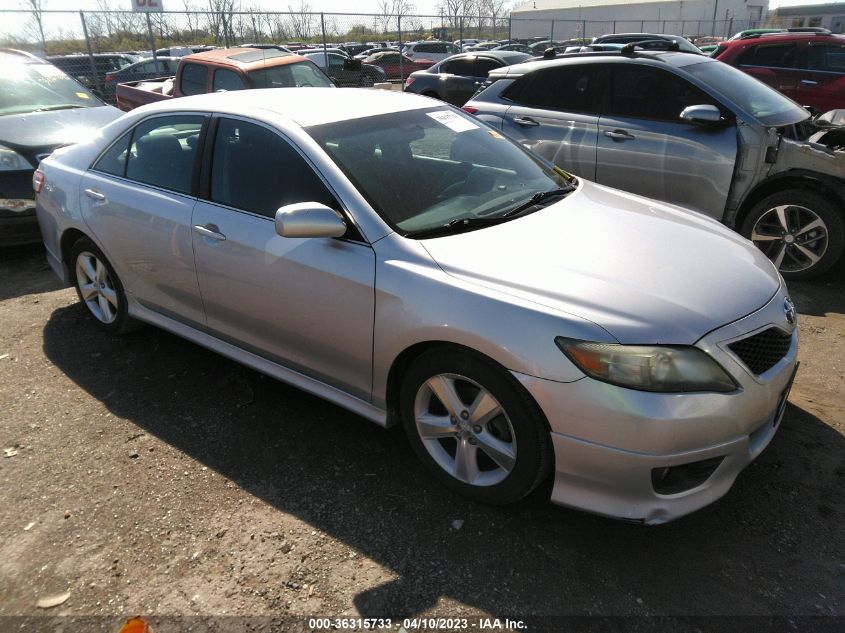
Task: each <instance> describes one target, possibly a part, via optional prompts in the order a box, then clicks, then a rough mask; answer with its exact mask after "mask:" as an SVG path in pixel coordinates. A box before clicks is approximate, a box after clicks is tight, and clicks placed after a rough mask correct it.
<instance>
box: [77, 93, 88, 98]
mask: <svg viewBox="0 0 845 633" xmlns="http://www.w3.org/2000/svg"><path fill="white" fill-rule="evenodd" d="M76 96H77V97H79V98H80V99H90V98H91V97H89V96H88V95H87V94H85V93H84V92H77V93H76Z"/></svg>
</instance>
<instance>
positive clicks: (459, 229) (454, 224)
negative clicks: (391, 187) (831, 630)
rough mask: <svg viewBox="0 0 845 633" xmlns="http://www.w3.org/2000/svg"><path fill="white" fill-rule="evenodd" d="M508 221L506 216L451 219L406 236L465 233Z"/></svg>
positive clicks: (411, 232) (418, 236) (421, 236)
mask: <svg viewBox="0 0 845 633" xmlns="http://www.w3.org/2000/svg"><path fill="white" fill-rule="evenodd" d="M505 221H507V218H505V217H504V216H501V215H500V216H498V217H495V218H457V219H455V220H451V221H449V222H447V223H446V224H441V225H440V226H435V227H432V228H430V229H420V230H419V231H410V232H409V233H406V234H405V237H416V238H426V237H437V236H439V235H454V234H455V233H463V232H464V231H472V230H474V229H478V228H481V227H484V226H492V225H494V224H501V223H502V222H505Z"/></svg>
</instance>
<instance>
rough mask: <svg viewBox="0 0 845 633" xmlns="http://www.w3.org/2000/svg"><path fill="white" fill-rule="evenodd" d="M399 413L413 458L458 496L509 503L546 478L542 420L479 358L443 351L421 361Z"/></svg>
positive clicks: (548, 452) (408, 377)
mask: <svg viewBox="0 0 845 633" xmlns="http://www.w3.org/2000/svg"><path fill="white" fill-rule="evenodd" d="M400 410H401V414H402V416H401V417H402V424H403V426H404V428H405V433H406V434H407V436H408V440H409V442H410V444H411V446H412V448H413V450H414V452H415V453H416V454H417V456H418V457H419V458H420V460H421V461H422V462H423V463H424V464H425V465H426V467H427V468H428V469H429V471H430V472H431V473H432V475H434V477H435V478H437V479H438V480H439V481H440V482H441V483H443V484H444V485H446V486H447V487H449V488H451V489H452V490H455V491H456V492H459V493H461V494H463V495H464V496H467V497H470V498H472V499H475V500H477V501H482V502H485V503H492V504H507V503H513V502H515V501H518V500H519V499H521V498H523V497H524V496H526V495H527V494H528V493H530V492H531V491H532V490H534V489H535V488H536V487H537V486H538V485H539V484H540V482H542V481H543V479H545V477H546V475H547V474H548V473H549V469H550V467H551V460H552V448H551V440H550V437H549V431H548V428H547V425H546V420H545V418H544V417H543V414H542V413H541V412H540V410H539V408H538V406H537V404H536V403H535V402H534V400H533V399H532V398H531V396H530V395H529V394H528V393H527V392H526V391H525V390H524V389H523V388H522V386H521V385H520V384H519V383H518V382H517V381H516V380H515V379H514V378H513V376H511V375H510V374H509V373H508V372H507V371H506V370H504V369H503V368H501V367H500V366H498V365H496V364H495V363H493V362H492V361H490V360H488V359H486V358H484V357H482V356H479V355H476V354H474V353H472V352H469V351H460V350H455V349H449V348H439V349H434V350H431V351H429V352H426V353H424V354H423V355H421V356H420V357H419V358H417V359H416V360H415V361H414V362H413V363H412V365H411V366H410V368H409V369H408V371H407V372H406V374H405V377H404V380H403V383H402V390H401V394H400Z"/></svg>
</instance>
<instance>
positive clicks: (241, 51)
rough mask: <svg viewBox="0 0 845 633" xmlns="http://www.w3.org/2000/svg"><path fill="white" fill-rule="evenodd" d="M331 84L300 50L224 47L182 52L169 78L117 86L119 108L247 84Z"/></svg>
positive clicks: (235, 87) (244, 87) (280, 85)
mask: <svg viewBox="0 0 845 633" xmlns="http://www.w3.org/2000/svg"><path fill="white" fill-rule="evenodd" d="M301 86H315V87H334V82H332V80H331V79H329V77H328V76H326V74H325V73H324V72H323V71H322V70H320V69H319V68H318V67H317V65H316V64H314V62H312V61H311V60H309V59H307V58H305V57H302V56H300V55H293V54H291V53H288V52H285V51H281V50H275V49H259V48H224V49H218V50H213V51H206V52H204V53H196V54H195V55H188V56H186V57H183V58H182V60H181V61H180V62H179V67H178V68H177V69H176V75H175V76H174V77H164V78H161V79H152V80H143V81H132V82H128V83H123V84H118V85H117V91H116V92H117V107H118V108H120V109H121V110H123V111H124V112H129V110H132V109H133V108H137V107H138V106H142V105H146V104H147V103H153V102H154V101H162V100H164V99H171V98H173V97H185V96H188V95H197V94H203V93H207V92H219V91H221V90H246V89H249V88H294V87H301Z"/></svg>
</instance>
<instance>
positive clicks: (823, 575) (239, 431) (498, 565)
mask: <svg viewBox="0 0 845 633" xmlns="http://www.w3.org/2000/svg"><path fill="white" fill-rule="evenodd" d="M44 351H45V353H46V356H47V357H48V358H49V359H50V361H52V362H53V363H54V364H55V366H56V367H57V368H59V369H60V370H61V371H62V372H64V374H66V375H67V376H68V377H69V378H70V379H72V380H73V381H75V382H76V383H77V384H78V385H79V386H80V387H81V388H83V389H84V390H86V391H87V392H88V393H90V394H91V395H92V396H93V397H94V398H96V399H98V400H99V401H101V402H103V403H104V404H105V405H106V406H107V407H108V409H109V410H110V411H111V412H112V413H113V414H114V415H117V416H120V417H121V418H125V419H127V420H129V421H131V422H133V423H134V424H136V425H138V427H140V429H142V430H144V431H146V432H148V433H150V434H153V435H155V436H157V437H158V438H160V439H162V440H163V441H165V442H167V443H169V444H170V445H172V446H174V447H176V448H177V449H178V450H180V451H182V452H184V453H185V454H186V455H188V456H190V457H191V458H193V459H195V460H197V461H199V462H201V463H202V464H204V465H206V466H208V467H209V468H211V469H214V470H216V471H217V472H219V473H220V474H221V475H223V476H224V477H226V478H228V479H229V480H231V481H233V482H235V483H236V484H237V485H238V486H240V487H241V488H243V489H244V490H246V491H248V492H249V493H251V494H253V495H255V496H256V497H258V498H260V499H261V500H263V501H264V502H266V503H268V504H271V505H272V506H273V507H275V508H277V509H278V510H279V511H280V512H284V513H289V514H291V515H294V516H296V517H298V518H299V519H301V520H303V521H305V522H307V523H309V524H311V525H313V526H316V528H317V529H319V530H321V531H323V532H324V533H326V534H328V535H330V536H332V537H334V538H336V539H339V540H340V541H342V542H343V543H346V544H347V545H348V546H349V547H350V548H354V549H355V550H358V551H360V552H362V553H363V554H364V555H365V556H367V557H369V558H370V559H372V560H373V561H375V562H376V563H378V564H379V565H381V566H383V567H384V568H386V569H388V570H390V571H391V572H392V573H393V574H395V579H394V580H392V581H390V582H387V583H385V584H383V585H381V586H377V587H369V588H366V589H364V590H362V591H360V592H359V593H358V594H357V595H355V596H354V598H353V602H354V604H355V606H356V607H357V609H358V610H359V612H360V613H361V614H363V615H368V616H373V617H386V616H391V617H394V618H401V617H407V616H412V615H414V614H419V613H421V612H423V611H425V610H426V609H428V608H430V607H432V606H433V605H434V604H435V603H436V602H437V600H438V599H439V598H440V597H441V596H446V597H450V598H453V599H455V600H457V601H459V602H461V603H465V604H467V605H470V606H471V607H473V608H477V609H480V610H483V611H485V612H489V613H493V614H499V615H507V614H523V615H527V614H532V615H544V614H546V615H562V614H582V615H583V614H604V615H628V614H640V615H642V614H668V615H684V614H703V615H707V614H746V615H771V614H809V615H831V614H832V612H834V613H836V612H838V613H840V614H841V613H842V611H841V609H842V607H843V601H842V584H841V573H842V564H841V563H843V562H845V561H843V559H842V558H841V553H842V551H843V547H842V545H843V531H842V529H841V525H842V519H843V517H844V516H845V505H843V504H844V503H845V502H843V495H842V494H841V491H842V486H843V483H845V441H843V437H842V436H841V435H840V434H839V433H838V432H836V431H835V430H833V429H832V428H830V427H829V426H828V425H827V424H825V423H824V422H822V421H821V420H819V419H818V418H817V417H815V416H813V415H811V414H810V413H808V412H807V411H804V410H802V409H800V408H796V407H794V406H791V405H790V407H789V409H788V410H787V413H786V416H785V419H784V421H783V423H782V428H781V429H780V431H779V433H778V434H777V435H776V437H775V439H774V441H773V442H772V445H771V446H770V447H769V448H768V450H767V451H766V452H764V453H763V455H762V456H761V457H760V458H759V459H758V460H757V462H755V463H754V464H753V465H752V466H751V467H749V468H748V469H747V470H746V471H745V472H744V473H743V474H742V475H741V477H740V479H739V480H738V482H737V483H736V485H735V486H734V488H733V490H732V491H731V492H730V493H729V494H728V496H727V497H726V498H724V499H722V500H721V501H719V502H717V503H716V504H714V505H712V506H710V507H708V508H706V509H704V510H702V511H699V512H697V513H695V514H693V515H691V516H688V517H685V518H683V519H681V520H678V521H676V522H674V523H671V524H668V525H664V526H658V527H643V526H640V525H633V524H627V523H623V522H619V521H613V520H609V519H604V518H601V517H596V516H592V515H589V514H585V513H582V512H577V511H574V510H568V509H564V508H560V507H555V506H551V505H549V504H547V503H546V502H545V498H544V495H546V496H547V495H548V486H547V487H546V488H545V489H544V490H540V491H539V492H538V493H536V494H534V495H532V497H530V498H529V499H527V500H524V501H523V502H521V503H519V504H517V505H515V506H512V507H504V508H502V507H489V506H484V505H480V504H476V503H472V502H469V501H467V500H465V499H463V498H461V497H459V496H457V495H455V494H452V493H451V492H450V491H448V490H445V489H444V488H442V487H440V486H439V485H438V484H436V483H435V482H434V481H433V480H432V479H431V478H430V477H429V476H428V475H427V474H426V473H425V471H424V469H423V467H422V466H421V465H420V464H419V463H418V462H417V460H416V459H415V458H414V456H413V454H412V451H411V450H410V448H409V446H408V445H407V443H406V441H405V439H404V436H403V435H402V433H401V432H399V431H397V430H390V431H385V430H383V429H381V428H378V427H376V426H375V425H372V424H370V423H369V422H366V421H365V420H363V419H361V418H359V417H357V416H355V415H353V414H350V413H347V412H346V411H344V410H342V409H339V408H337V407H335V406H333V405H331V404H328V403H326V402H324V401H322V400H320V399H317V398H315V397H312V396H309V395H307V394H304V393H302V392H300V391H298V390H296V389H293V388H291V387H288V386H286V385H283V384H281V383H279V382H276V381H274V380H272V379H270V378H266V377H264V376H262V375H260V374H258V373H256V372H253V371H251V370H248V369H245V368H243V367H242V366H240V365H237V364H235V363H233V362H230V361H228V360H226V359H224V358H222V357H220V356H218V355H216V354H214V353H211V352H209V351H207V350H205V349H203V348H201V347H199V346H196V345H193V344H191V343H188V342H186V341H184V340H182V339H180V338H178V337H176V336H172V335H170V334H168V333H166V332H163V331H161V330H158V329H155V328H152V327H147V328H144V329H142V330H140V331H138V332H135V333H133V334H131V335H128V336H125V337H118V338H115V337H110V336H108V335H106V334H103V333H101V332H100V331H99V330H96V329H95V328H94V326H93V325H92V324H91V323H90V322H89V320H88V317H87V315H86V314H85V313H84V309H83V308H82V307H81V306H79V305H72V306H68V307H65V308H60V309H58V310H56V311H55V312H54V313H53V314H52V315H51V317H50V319H49V321H48V322H47V324H46V326H45V329H44ZM94 358H96V360H94ZM456 520H461V521H463V524H462V525H461V527H460V529H455V528H454V527H453V521H456ZM837 557H839V558H837ZM819 595H825V596H827V598H826V599H825V600H822V599H821V598H819ZM831 600H834V601H835V602H832V603H831ZM831 605H832V606H831Z"/></svg>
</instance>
